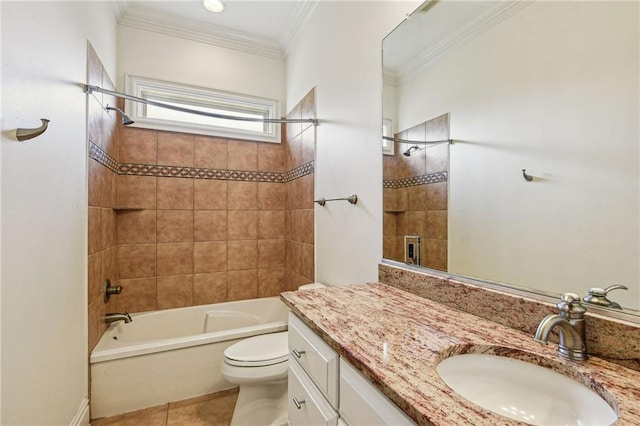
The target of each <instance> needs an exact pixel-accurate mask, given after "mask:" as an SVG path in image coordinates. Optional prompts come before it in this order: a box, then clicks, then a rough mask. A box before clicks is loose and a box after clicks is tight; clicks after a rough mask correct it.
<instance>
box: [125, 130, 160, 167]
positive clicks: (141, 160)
mask: <svg viewBox="0 0 640 426" xmlns="http://www.w3.org/2000/svg"><path fill="white" fill-rule="evenodd" d="M156 134H157V132H156V131H155V130H147V129H136V128H134V127H124V128H123V129H122V130H121V131H120V162H122V163H133V164H157V163H158V154H157V150H158V143H157V138H156Z"/></svg>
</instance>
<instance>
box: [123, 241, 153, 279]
mask: <svg viewBox="0 0 640 426" xmlns="http://www.w3.org/2000/svg"><path fill="white" fill-rule="evenodd" d="M118 275H119V277H120V278H122V279H125V278H149V277H154V276H155V275H156V245H155V244H121V245H119V246H118Z"/></svg>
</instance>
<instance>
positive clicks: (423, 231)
mask: <svg viewBox="0 0 640 426" xmlns="http://www.w3.org/2000/svg"><path fill="white" fill-rule="evenodd" d="M406 219H407V222H406V229H405V235H419V236H421V237H422V238H424V237H425V236H426V235H427V212H426V211H410V212H407V213H406Z"/></svg>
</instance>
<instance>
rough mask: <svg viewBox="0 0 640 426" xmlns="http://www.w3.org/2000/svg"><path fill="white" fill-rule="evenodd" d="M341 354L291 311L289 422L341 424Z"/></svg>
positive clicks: (294, 424)
mask: <svg viewBox="0 0 640 426" xmlns="http://www.w3.org/2000/svg"><path fill="white" fill-rule="evenodd" d="M339 359H340V357H339V356H338V354H337V353H336V351H334V350H333V349H331V348H330V347H329V345H327V344H326V343H325V342H324V341H323V340H322V339H321V338H320V337H318V335H316V334H315V333H314V332H313V330H311V329H310V328H309V327H308V326H307V325H306V324H304V323H303V322H302V321H301V320H300V319H299V318H298V317H296V316H295V315H294V314H292V313H289V395H288V397H289V398H288V400H289V402H288V410H287V411H288V414H289V423H290V424H291V425H292V426H297V425H333V426H335V425H337V424H338V385H339V380H338V363H339Z"/></svg>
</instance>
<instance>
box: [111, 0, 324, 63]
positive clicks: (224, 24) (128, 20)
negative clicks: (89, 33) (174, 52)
mask: <svg viewBox="0 0 640 426" xmlns="http://www.w3.org/2000/svg"><path fill="white" fill-rule="evenodd" d="M224 3H225V4H226V8H225V10H224V12H222V13H219V14H216V13H211V12H209V11H207V10H206V9H205V8H204V6H203V5H202V0H171V1H166V0H157V1H150V0H144V1H129V0H118V9H119V17H118V21H119V23H120V24H121V25H126V26H131V27H136V28H142V29H146V30H150V31H156V32H161V33H166V34H170V35H174V36H180V37H184V38H190V39H195V40H198V41H204V42H210V43H212V44H216V45H222V46H224V47H230V48H235V49H239V50H247V51H249V52H251V53H256V54H263V55H265V56H269V57H276V58H284V55H285V53H286V51H287V49H288V47H289V45H290V43H291V41H292V40H293V39H294V37H295V35H296V33H297V32H298V31H299V30H300V28H301V27H302V25H303V24H304V22H305V21H306V19H307V18H308V17H309V16H310V14H311V13H312V12H313V10H314V9H315V6H316V4H317V1H316V0H298V1H291V0H289V1H273V0H251V1H247V0H224Z"/></svg>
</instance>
